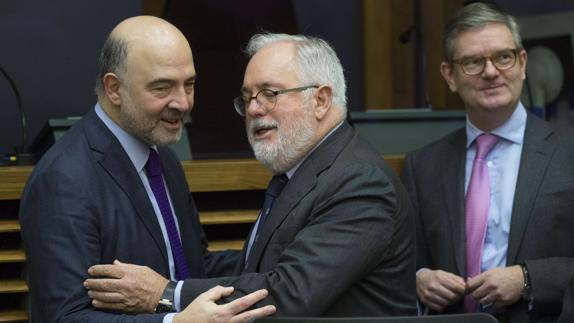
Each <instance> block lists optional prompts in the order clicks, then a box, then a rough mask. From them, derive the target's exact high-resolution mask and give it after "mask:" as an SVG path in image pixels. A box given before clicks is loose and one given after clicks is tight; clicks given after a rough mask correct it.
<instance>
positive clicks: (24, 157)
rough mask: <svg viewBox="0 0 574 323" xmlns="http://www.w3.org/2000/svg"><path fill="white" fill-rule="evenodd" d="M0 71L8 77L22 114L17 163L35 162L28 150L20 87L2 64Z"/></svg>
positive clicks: (28, 163) (27, 163) (19, 111)
mask: <svg viewBox="0 0 574 323" xmlns="http://www.w3.org/2000/svg"><path fill="white" fill-rule="evenodd" d="M0 73H2V75H4V78H6V80H7V81H8V84H10V87H11V88H12V92H14V95H15V96H16V105H17V108H18V113H19V114H20V125H21V128H22V144H21V146H17V147H15V150H16V163H17V164H18V165H32V164H34V155H33V154H31V153H29V152H28V146H27V139H26V133H27V130H26V115H25V113H24V108H23V105H22V99H21V97H20V92H19V91H18V88H17V87H16V83H15V82H14V80H13V79H12V78H11V77H10V75H9V74H8V72H6V70H5V69H4V68H3V67H2V66H0Z"/></svg>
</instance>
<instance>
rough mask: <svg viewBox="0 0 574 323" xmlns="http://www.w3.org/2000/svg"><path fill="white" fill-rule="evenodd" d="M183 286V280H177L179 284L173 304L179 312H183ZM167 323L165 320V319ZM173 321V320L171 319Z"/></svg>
mask: <svg viewBox="0 0 574 323" xmlns="http://www.w3.org/2000/svg"><path fill="white" fill-rule="evenodd" d="M182 287H183V280H180V281H178V282H177V286H175V293H174V294H175V295H174V297H173V306H174V307H175V310H176V311H177V312H181V304H180V302H181V288H182ZM164 323H165V321H164ZM169 323H171V320H170V321H169Z"/></svg>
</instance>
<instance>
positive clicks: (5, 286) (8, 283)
mask: <svg viewBox="0 0 574 323" xmlns="http://www.w3.org/2000/svg"><path fill="white" fill-rule="evenodd" d="M27 291H28V286H27V285H26V282H25V281H24V280H20V279H4V280H0V293H26V292H27Z"/></svg>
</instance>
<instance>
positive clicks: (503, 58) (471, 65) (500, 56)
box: [452, 49, 520, 76]
mask: <svg viewBox="0 0 574 323" xmlns="http://www.w3.org/2000/svg"><path fill="white" fill-rule="evenodd" d="M519 51H520V50H518V49H506V50H502V51H500V52H497V53H495V54H494V55H491V56H473V57H464V58H461V59H455V60H453V61H452V63H453V64H457V65H460V67H461V68H462V71H463V72H464V74H466V75H470V76H473V75H478V74H480V73H482V72H483V71H484V67H485V66H486V60H487V59H488V60H490V62H491V63H492V65H494V67H496V69H498V70H499V71H504V70H507V69H510V68H512V67H514V65H515V64H516V57H517V56H518V52H519Z"/></svg>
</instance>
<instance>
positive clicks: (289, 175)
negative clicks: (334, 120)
mask: <svg viewBox="0 0 574 323" xmlns="http://www.w3.org/2000/svg"><path fill="white" fill-rule="evenodd" d="M343 122H344V121H341V122H340V123H339V124H338V125H337V126H335V128H333V129H331V131H329V133H328V134H327V135H325V137H323V139H321V141H319V143H318V144H316V145H315V147H313V149H311V150H310V151H309V152H308V153H307V155H305V157H303V158H302V159H301V160H300V161H299V162H298V163H297V164H295V166H293V167H291V169H289V170H288V171H287V172H285V174H286V175H287V177H288V178H289V179H291V177H292V176H293V174H295V172H296V171H297V169H299V166H301V164H303V162H304V161H305V160H306V159H307V157H309V155H311V153H313V152H314V151H315V149H317V147H319V146H320V145H321V144H322V143H323V141H325V139H327V138H328V137H329V136H330V135H332V134H333V132H335V130H337V129H339V127H340V126H341V125H342V124H343Z"/></svg>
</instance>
